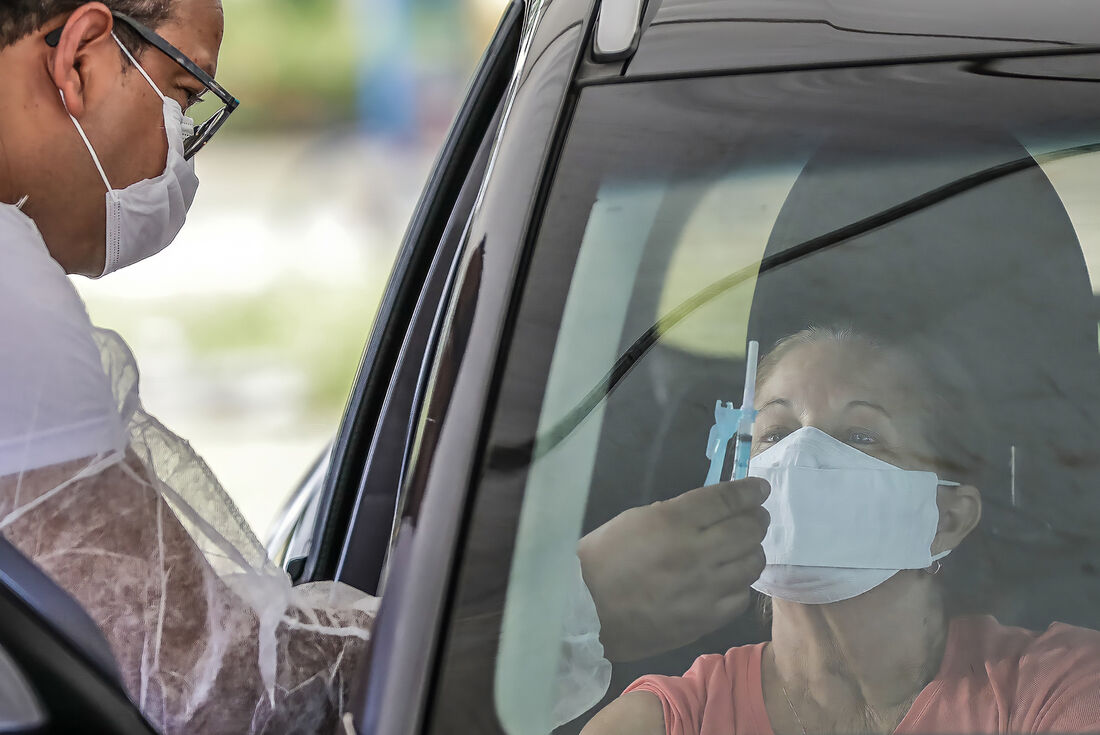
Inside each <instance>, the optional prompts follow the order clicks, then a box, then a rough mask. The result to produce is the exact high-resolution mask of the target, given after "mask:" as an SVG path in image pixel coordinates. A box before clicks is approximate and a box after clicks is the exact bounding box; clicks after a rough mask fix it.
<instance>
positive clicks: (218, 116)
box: [46, 13, 240, 158]
mask: <svg viewBox="0 0 1100 735" xmlns="http://www.w3.org/2000/svg"><path fill="white" fill-rule="evenodd" d="M111 15H113V16H114V17H115V18H116V19H118V20H120V21H122V22H123V23H125V24H126V25H128V26H130V28H132V29H133V30H134V32H135V33H137V34H138V35H139V36H141V37H142V39H144V40H145V41H146V42H147V43H149V44H150V45H152V46H155V47H156V48H157V49H158V50H159V51H161V52H162V53H164V54H165V55H167V56H168V57H169V58H170V59H172V61H174V62H176V63H177V64H179V65H180V66H182V67H183V68H184V69H185V70H186V71H187V73H188V74H190V75H191V76H193V77H195V79H198V80H199V81H200V82H202V85H203V86H204V87H206V88H207V89H208V90H210V91H211V92H213V93H214V95H215V96H216V97H217V98H218V99H220V100H221V101H222V103H223V104H222V106H221V108H219V109H218V110H217V111H216V112H215V113H214V114H213V115H211V116H210V117H209V118H207V119H206V121H205V122H203V123H200V124H196V125H195V132H194V133H193V134H192V135H190V136H188V137H187V138H186V139H185V140H184V141H183V157H184V158H191V157H192V156H194V155H195V154H196V153H198V152H199V150H200V149H201V148H202V147H203V146H204V145H206V144H207V143H208V142H210V139H211V138H213V137H214V133H216V132H218V129H219V128H220V127H221V126H222V125H224V124H225V121H226V120H227V119H228V118H229V115H230V113H232V112H233V110H235V109H237V106H238V105H240V101H239V100H238V99H237V98H236V97H234V96H233V95H231V94H229V92H227V91H226V90H225V88H224V87H223V86H222V85H220V84H218V83H217V82H216V81H214V77H212V76H210V75H209V74H207V73H206V72H205V71H203V70H202V69H200V68H199V65H198V64H196V63H195V62H194V61H191V59H189V58H187V56H186V55H184V53H183V52H182V51H180V50H179V49H178V48H176V47H175V46H173V45H172V44H170V43H168V42H167V41H165V40H164V39H163V38H161V37H160V36H159V35H158V34H157V32H156V31H154V30H153V29H151V28H149V27H147V26H145V25H143V24H141V23H139V22H138V21H136V20H134V19H133V18H131V17H130V16H128V15H126V14H125V13H111ZM64 28H65V26H61V27H60V28H55V29H54V30H52V31H50V32H49V33H47V34H46V43H47V45H49V46H53V47H56V46H57V44H58V43H60V42H61V31H62V30H64Z"/></svg>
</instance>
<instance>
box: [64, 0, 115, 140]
mask: <svg viewBox="0 0 1100 735" xmlns="http://www.w3.org/2000/svg"><path fill="white" fill-rule="evenodd" d="M114 20H115V19H114V17H113V16H112V15H111V11H110V9H109V8H108V7H107V6H106V5H104V4H103V3H99V2H93V3H87V4H85V5H81V6H80V7H79V8H77V9H76V10H74V11H73V13H72V15H70V16H69V19H68V21H66V23H65V27H64V29H63V30H62V31H61V40H60V41H58V44H57V47H56V48H55V49H53V54H52V55H51V56H50V58H49V71H50V76H51V77H52V79H53V83H54V85H55V86H56V87H57V88H58V89H59V90H61V93H62V95H63V96H64V99H65V106H66V107H67V108H68V110H69V113H70V114H72V116H73V117H77V118H79V117H81V116H82V115H83V114H84V109H85V104H86V100H85V93H86V91H87V83H88V80H87V73H88V69H89V67H90V66H93V64H91V63H90V62H91V61H92V60H93V59H94V58H95V57H96V55H101V54H102V53H103V52H104V50H105V49H107V48H108V45H109V46H110V48H111V49H114V48H115V42H114V39H113V38H111V31H113V30H114Z"/></svg>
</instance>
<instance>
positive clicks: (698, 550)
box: [692, 508, 768, 566]
mask: <svg viewBox="0 0 1100 735" xmlns="http://www.w3.org/2000/svg"><path fill="white" fill-rule="evenodd" d="M767 532H768V511H766V510H765V509H764V508H754V509H752V510H749V511H747V512H745V513H742V514H741V515H738V516H734V517H732V518H729V519H727V520H725V521H723V522H722V523H716V524H714V525H713V526H711V527H710V528H707V529H706V530H704V531H702V532H700V533H699V534H698V537H697V538H696V540H695V545H694V548H693V549H692V553H693V554H694V555H695V557H696V558H697V559H699V561H700V563H702V564H706V565H708V566H712V565H713V566H720V565H722V564H729V563H730V562H734V561H737V560H739V559H741V558H742V557H744V556H745V555H747V554H752V553H755V552H756V550H757V549H758V548H759V547H760V544H761V542H762V541H763V540H764V536H765V534H767Z"/></svg>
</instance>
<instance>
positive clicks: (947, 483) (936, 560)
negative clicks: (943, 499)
mask: <svg viewBox="0 0 1100 735" xmlns="http://www.w3.org/2000/svg"><path fill="white" fill-rule="evenodd" d="M961 485H962V483H961V482H954V481H952V480H941V479H939V478H938V477H937V478H936V486H937V487H959V486H961ZM952 551H953V549H947V550H946V551H941V552H940V553H938V554H936V555H935V556H933V557H932V563H931V564H930V565H928V566H927V567H925V568H924V569H922V570H921V571H922V572H924V573H925V574H928V575H935V574H939V573H940V571H941V570H942V569H943V562H942V561H940V559H943V558H944V557H945V556H947V555H948V554H950V553H951V552H952Z"/></svg>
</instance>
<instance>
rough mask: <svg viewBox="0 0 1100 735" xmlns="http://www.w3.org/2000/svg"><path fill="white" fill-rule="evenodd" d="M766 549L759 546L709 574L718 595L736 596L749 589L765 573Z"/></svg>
mask: <svg viewBox="0 0 1100 735" xmlns="http://www.w3.org/2000/svg"><path fill="white" fill-rule="evenodd" d="M765 562H766V560H765V558H764V548H763V547H762V546H760V545H759V544H757V545H756V546H755V547H753V548H752V549H751V550H750V551H749V552H748V553H746V554H743V555H742V556H741V557H740V558H738V559H737V560H736V561H732V562H729V563H728V564H723V565H721V566H719V567H717V568H715V569H712V570H711V571H710V572H709V578H710V579H711V580H712V582H713V584H714V590H715V593H717V594H731V595H732V594H735V593H736V592H738V591H740V590H745V589H748V587H749V585H751V584H752V583H753V582H755V581H756V580H758V579H760V575H761V574H762V573H763V571H764V564H765Z"/></svg>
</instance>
